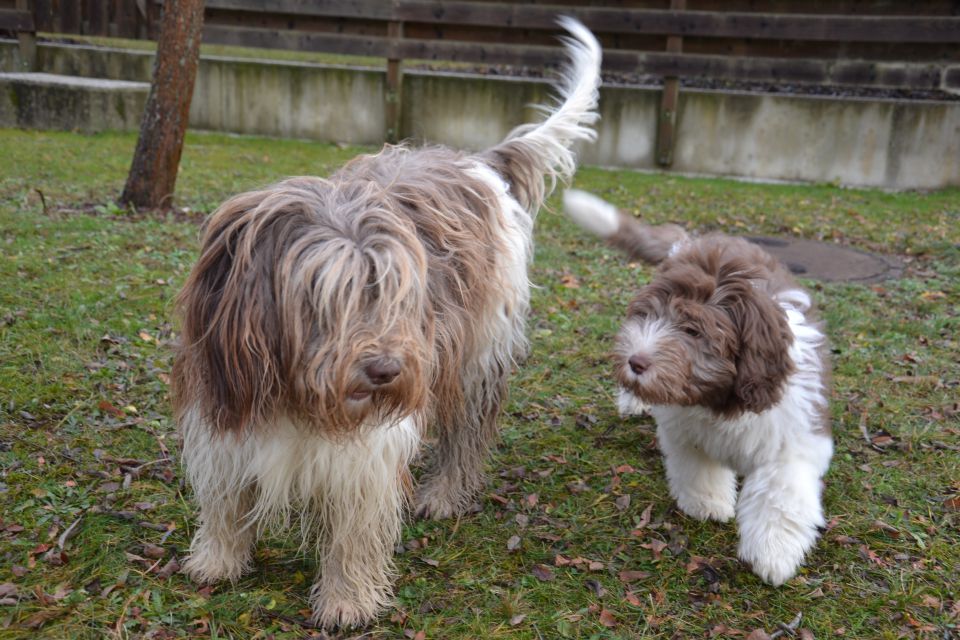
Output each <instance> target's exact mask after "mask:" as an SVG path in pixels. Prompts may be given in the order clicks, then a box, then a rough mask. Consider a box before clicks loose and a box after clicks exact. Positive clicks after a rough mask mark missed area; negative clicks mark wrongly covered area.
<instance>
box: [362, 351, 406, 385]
mask: <svg viewBox="0 0 960 640" xmlns="http://www.w3.org/2000/svg"><path fill="white" fill-rule="evenodd" d="M363 372H364V373H366V374H367V378H368V379H369V380H370V382H371V383H372V384H375V385H378V386H379V385H383V384H388V383H390V382H393V379H394V378H396V377H397V376H398V375H400V361H399V360H397V359H396V358H380V359H379V360H374V361H373V362H371V363H370V364H368V365H367V366H366V367H364V369H363Z"/></svg>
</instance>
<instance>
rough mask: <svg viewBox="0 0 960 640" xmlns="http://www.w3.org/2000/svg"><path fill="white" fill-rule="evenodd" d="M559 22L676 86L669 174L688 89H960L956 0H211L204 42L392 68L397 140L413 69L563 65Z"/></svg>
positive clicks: (49, 0)
mask: <svg viewBox="0 0 960 640" xmlns="http://www.w3.org/2000/svg"><path fill="white" fill-rule="evenodd" d="M11 2H12V0H0V29H7V30H15V31H16V30H25V31H29V30H30V29H31V28H35V29H36V30H37V31H41V32H54V33H66V34H86V35H101V36H116V37H125V38H155V37H156V32H157V28H158V25H159V13H160V7H161V5H162V0H15V2H16V9H19V10H14V9H12V8H11V9H6V10H5V9H4V5H9V4H11ZM27 5H29V12H25V9H26V8H27ZM758 5H762V6H763V7H764V9H763V10H760V11H758V10H757V9H756V7H757V6H758ZM27 13H29V16H28V15H27ZM558 14H567V15H573V16H576V17H578V18H579V19H580V20H582V21H583V22H584V24H586V25H587V26H588V27H589V28H590V29H592V30H593V31H594V32H595V33H596V34H597V36H598V37H599V39H600V40H601V42H602V44H603V46H604V68H605V70H607V71H609V72H614V73H618V74H624V77H625V78H628V79H629V78H631V77H645V78H650V77H656V78H663V79H665V82H664V95H663V102H662V109H661V122H660V129H659V140H660V144H659V153H658V158H659V160H660V162H662V163H663V164H669V163H670V154H671V149H672V135H673V122H674V117H675V115H674V114H675V112H676V104H677V99H678V98H677V94H678V91H679V85H680V81H679V79H693V78H699V79H708V80H711V81H716V82H719V83H724V82H727V83H729V82H734V83H737V82H740V83H743V82H747V83H763V84H769V85H783V84H791V85H793V84H812V85H823V86H836V87H859V88H867V89H872V90H877V89H880V90H908V91H916V90H946V91H960V46H958V45H960V2H957V1H955V0H915V1H912V2H909V3H908V2H891V1H890V0H769V1H768V2H763V3H761V2H757V1H756V0H605V1H597V2H575V1H574V0H550V1H549V3H544V2H539V1H537V0H533V1H530V0H528V1H527V2H522V3H521V2H502V1H492V0H486V1H483V0H480V1H478V0H473V1H454V2H438V1H433V0H274V1H272V2H263V1H262V0H206V12H205V27H204V32H203V33H204V35H203V37H204V42H207V43H218V44H225V45H236V46H242V47H258V48H268V49H293V50H300V51H315V52H326V53H338V54H349V55H359V56H373V57H378V58H384V59H386V60H387V61H388V62H387V70H388V74H387V81H388V92H387V95H386V101H387V102H386V103H387V106H388V130H390V131H391V133H392V134H395V132H396V123H397V122H399V112H398V110H399V106H398V105H399V104H400V101H399V96H398V92H399V90H400V86H401V81H400V67H401V62H402V61H404V60H408V61H409V60H426V61H452V62H463V63H472V64H477V65H515V66H523V67H532V68H539V69H542V68H543V67H546V66H553V65H556V64H557V63H558V62H559V60H560V56H561V50H560V49H559V48H558V46H557V41H556V35H557V34H558V29H557V27H556V17H557V15H558ZM905 14H908V15H905ZM31 17H32V22H33V24H32V25H31V24H29V19H30V18H31Z"/></svg>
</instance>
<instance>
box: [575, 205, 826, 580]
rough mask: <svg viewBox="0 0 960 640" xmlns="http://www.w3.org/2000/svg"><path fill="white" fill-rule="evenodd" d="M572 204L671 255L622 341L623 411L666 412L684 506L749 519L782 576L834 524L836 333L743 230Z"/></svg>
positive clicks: (757, 556)
mask: <svg viewBox="0 0 960 640" xmlns="http://www.w3.org/2000/svg"><path fill="white" fill-rule="evenodd" d="M564 209H565V211H566V213H567V214H568V215H569V216H570V217H571V218H572V219H573V220H574V221H575V222H577V223H578V224H580V226H581V227H583V228H585V229H587V230H589V231H591V232H593V233H595V234H597V235H599V236H601V237H602V238H604V239H606V240H607V241H608V242H609V243H610V244H612V245H614V246H616V247H618V248H620V249H622V250H623V251H625V252H626V253H627V254H629V255H630V256H631V257H633V258H638V259H640V260H643V261H646V262H649V263H652V264H659V265H660V266H659V268H658V270H657V271H656V273H655V275H654V276H653V279H652V281H651V282H650V283H649V284H647V285H646V286H644V287H642V288H641V289H640V291H639V292H638V293H637V295H636V297H635V298H634V299H633V301H632V302H631V303H630V306H629V307H628V309H627V318H626V320H625V321H624V323H623V326H622V328H621V330H620V333H619V335H618V336H617V339H616V348H615V367H616V370H615V377H616V380H617V383H618V384H619V386H620V392H619V406H620V412H621V414H622V415H623V414H632V413H641V412H643V411H649V413H650V414H652V415H653V417H654V418H655V420H656V422H657V439H658V441H659V444H660V449H661V451H662V452H663V455H664V466H665V467H666V472H667V480H668V484H669V487H670V494H671V496H672V497H673V498H674V499H675V500H676V501H677V505H678V506H679V507H680V509H681V510H682V511H683V512H684V513H686V514H688V515H690V516H692V517H694V518H697V519H700V520H705V519H708V518H710V519H714V520H719V521H726V520H729V519H730V518H732V517H734V516H736V519H737V523H738V525H739V533H740V545H739V556H740V558H741V559H742V560H744V561H746V562H748V563H750V564H751V565H752V567H753V570H754V572H755V573H756V574H757V575H758V576H760V577H761V578H762V579H763V580H765V581H767V582H769V583H771V584H773V585H780V584H782V583H783V582H785V581H786V580H788V579H789V578H791V577H792V576H793V575H794V574H795V573H796V571H797V568H798V567H799V566H800V565H801V564H802V562H803V559H804V556H805V555H806V553H807V552H808V551H809V550H810V549H811V548H812V547H813V545H814V543H815V542H816V540H817V538H818V536H819V528H820V527H822V526H823V525H824V517H823V510H822V507H821V500H820V493H821V477H822V476H823V475H824V473H826V471H827V467H828V466H829V464H830V458H831V456H832V453H833V443H832V440H831V437H830V425H829V414H828V412H827V395H826V394H827V390H826V377H827V364H826V359H825V355H824V354H823V353H822V351H823V349H824V346H825V338H824V335H823V333H822V332H821V330H820V328H819V327H818V325H817V323H816V322H814V320H813V318H812V313H811V311H812V309H811V300H810V296H809V294H808V293H807V292H805V291H804V290H803V289H802V288H801V287H800V286H799V285H798V284H797V283H796V282H795V281H794V279H793V277H792V276H791V274H790V272H789V271H788V270H787V268H786V267H785V266H784V265H783V264H781V263H780V262H779V261H778V260H777V259H775V258H774V257H773V256H771V255H770V254H768V253H767V252H766V251H764V250H763V249H761V248H760V247H758V246H756V245H754V244H751V243H749V242H747V241H746V240H744V239H742V238H734V237H730V236H725V235H723V234H710V235H706V236H703V237H701V238H691V237H688V235H687V233H686V232H685V231H684V230H683V228H682V227H679V226H676V225H660V226H647V225H643V224H641V223H640V222H638V221H637V220H636V219H634V218H633V217H632V216H630V215H627V214H625V213H623V212H620V211H619V210H617V209H616V207H614V206H613V205H611V204H609V203H607V202H605V201H603V200H601V199H600V198H597V197H596V196H593V195H591V194H588V193H585V192H582V191H574V190H571V191H567V192H566V194H565V195H564ZM737 475H740V476H742V477H743V484H742V486H741V487H740V493H739V497H738V495H737Z"/></svg>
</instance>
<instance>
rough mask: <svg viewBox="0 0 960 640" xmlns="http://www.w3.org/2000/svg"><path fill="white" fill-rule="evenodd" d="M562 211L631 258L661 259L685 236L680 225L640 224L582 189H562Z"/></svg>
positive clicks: (657, 261) (650, 261) (645, 260)
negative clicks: (564, 190)
mask: <svg viewBox="0 0 960 640" xmlns="http://www.w3.org/2000/svg"><path fill="white" fill-rule="evenodd" d="M563 211H564V213H566V214H567V216H568V217H569V218H570V219H571V220H573V221H574V222H576V223H577V224H578V225H580V227H581V228H583V229H585V230H587V231H589V232H590V233H592V234H594V235H597V236H600V237H601V238H603V239H604V240H606V241H607V243H608V244H610V245H612V246H614V247H616V248H617V249H620V250H621V251H623V252H624V253H626V254H627V255H628V256H630V257H631V258H632V259H635V260H643V261H644V262H649V263H651V264H657V263H659V262H662V261H663V260H664V259H665V258H666V257H667V256H669V255H670V253H671V252H672V251H673V249H674V247H676V246H677V244H678V243H683V242H685V241H686V240H687V239H688V236H687V232H686V231H684V229H683V227H680V226H677V225H675V224H661V225H656V226H651V225H646V224H642V223H640V222H639V221H637V219H636V218H634V217H633V216H631V215H628V214H626V213H623V212H622V211H620V210H619V209H617V208H616V207H615V206H613V205H612V204H610V203H609V202H607V201H606V200H603V199H601V198H598V197H597V196H595V195H593V194H591V193H587V192H586V191H579V190H577V189H569V190H567V191H566V192H564V194H563Z"/></svg>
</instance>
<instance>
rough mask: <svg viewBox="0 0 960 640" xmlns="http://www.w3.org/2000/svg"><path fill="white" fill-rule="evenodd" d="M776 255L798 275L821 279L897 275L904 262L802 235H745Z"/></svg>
mask: <svg viewBox="0 0 960 640" xmlns="http://www.w3.org/2000/svg"><path fill="white" fill-rule="evenodd" d="M747 240H749V241H750V242H753V243H754V244H758V245H760V246H761V247H763V248H764V249H766V250H767V251H769V252H770V253H771V254H773V255H774V256H776V257H777V258H779V259H780V260H781V261H782V262H783V263H784V264H786V265H787V266H788V267H790V270H791V271H792V272H793V273H794V274H795V275H797V276H799V277H801V278H811V279H813V280H822V281H823V282H863V283H869V282H879V281H880V280H886V279H888V278H898V277H900V275H901V274H902V273H903V265H902V264H901V263H900V262H899V261H898V260H896V259H895V258H892V257H890V256H880V255H875V254H872V253H867V252H866V251H860V250H858V249H851V248H850V247H844V246H841V245H838V244H830V243H827V242H817V241H815V240H804V239H802V238H767V237H755V238H747Z"/></svg>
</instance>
